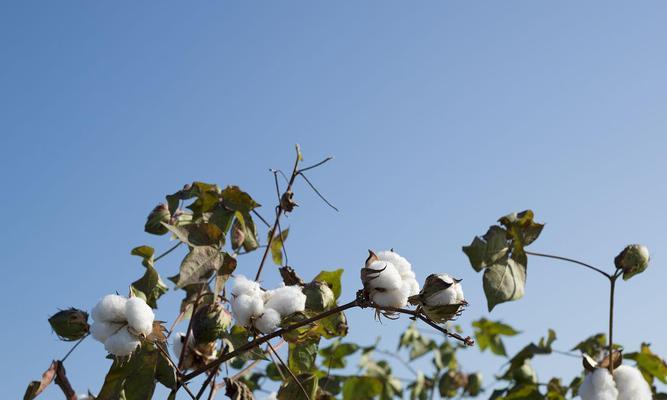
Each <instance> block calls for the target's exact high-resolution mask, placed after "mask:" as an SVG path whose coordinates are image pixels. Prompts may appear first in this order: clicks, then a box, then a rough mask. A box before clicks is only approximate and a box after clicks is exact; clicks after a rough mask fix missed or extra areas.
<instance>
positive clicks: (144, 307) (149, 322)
mask: <svg viewBox="0 0 667 400" xmlns="http://www.w3.org/2000/svg"><path fill="white" fill-rule="evenodd" d="M125 317H126V318H127V323H128V324H129V326H130V328H132V329H133V330H134V332H136V333H138V334H141V335H144V336H148V335H150V334H151V332H152V331H153V320H154V319H155V314H153V309H151V307H150V306H149V305H148V304H146V302H145V301H144V300H143V299H141V298H139V297H132V298H131V299H129V300H127V302H126V304H125Z"/></svg>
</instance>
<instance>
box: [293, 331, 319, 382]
mask: <svg viewBox="0 0 667 400" xmlns="http://www.w3.org/2000/svg"><path fill="white" fill-rule="evenodd" d="M319 344H320V340H319V338H316V339H309V340H307V341H304V342H301V343H298V344H297V343H289V351H288V358H287V364H288V365H289V368H290V369H291V370H292V372H294V373H295V374H302V373H306V372H313V371H314V370H315V360H316V358H317V349H318V347H319Z"/></svg>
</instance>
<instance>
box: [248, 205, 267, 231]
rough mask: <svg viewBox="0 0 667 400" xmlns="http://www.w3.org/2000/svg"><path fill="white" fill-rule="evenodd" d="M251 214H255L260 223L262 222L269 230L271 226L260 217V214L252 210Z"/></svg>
mask: <svg viewBox="0 0 667 400" xmlns="http://www.w3.org/2000/svg"><path fill="white" fill-rule="evenodd" d="M252 213H253V214H255V216H256V217H257V218H259V219H260V221H262V222H263V223H264V225H266V226H268V227H269V228H270V227H271V224H269V223H268V222H267V221H266V220H265V219H264V217H262V215H261V214H260V213H258V212H257V210H255V209H254V208H253V209H252Z"/></svg>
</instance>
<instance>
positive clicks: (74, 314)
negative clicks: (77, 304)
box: [49, 308, 90, 341]
mask: <svg viewBox="0 0 667 400" xmlns="http://www.w3.org/2000/svg"><path fill="white" fill-rule="evenodd" d="M49 324H51V328H53V330H54V332H56V334H57V335H58V337H59V338H60V339H61V340H66V341H72V340H78V339H81V338H82V337H84V336H86V335H87V334H88V331H89V330H90V326H89V325H88V313H87V312H85V311H81V310H77V309H76V308H70V309H68V310H62V311H58V312H57V313H55V314H53V315H52V316H51V317H50V318H49Z"/></svg>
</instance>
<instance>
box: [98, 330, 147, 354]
mask: <svg viewBox="0 0 667 400" xmlns="http://www.w3.org/2000/svg"><path fill="white" fill-rule="evenodd" d="M137 346H139V339H138V338H137V337H136V336H134V335H132V334H131V333H130V332H129V331H128V330H127V327H126V328H123V329H121V330H119V331H118V332H116V333H114V334H113V335H111V336H109V338H108V339H107V340H106V342H104V348H105V349H106V351H108V352H109V353H111V354H113V355H115V356H118V357H124V356H129V355H130V354H132V352H133V351H134V349H136V348H137Z"/></svg>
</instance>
